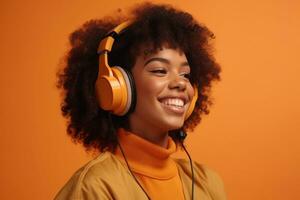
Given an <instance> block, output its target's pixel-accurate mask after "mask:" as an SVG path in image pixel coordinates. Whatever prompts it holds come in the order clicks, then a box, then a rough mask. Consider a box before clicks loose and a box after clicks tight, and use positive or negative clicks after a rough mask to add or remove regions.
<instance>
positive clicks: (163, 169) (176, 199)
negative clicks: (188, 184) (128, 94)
mask: <svg viewBox="0 0 300 200" xmlns="http://www.w3.org/2000/svg"><path fill="white" fill-rule="evenodd" d="M118 138H119V143H120V145H121V147H122V149H123V152H124V155H125V156H126V159H127V161H128V164H129V166H130V168H131V170H132V172H133V173H134V176H135V177H136V178H137V179H138V181H139V182H140V183H141V185H142V187H143V188H144V189H145V190H146V192H147V194H148V195H149V196H150V198H151V199H172V200H184V194H183V188H182V183H181V180H180V176H179V173H178V169H177V166H176V163H175V161H174V160H173V159H172V158H171V157H170V155H171V154H172V153H174V152H175V151H176V145H175V143H174V141H173V140H172V138H171V137H169V138H168V146H167V148H163V147H161V146H158V145H156V144H153V143H151V142H149V141H147V140H145V139H143V138H141V137H139V136H137V135H135V134H132V133H130V132H126V131H125V130H124V129H119V131H118ZM115 155H116V156H117V158H118V159H119V160H120V161H121V162H122V163H123V164H124V165H125V166H126V163H125V160H124V157H123V155H122V152H121V151H120V148H119V147H118V148H117V150H116V152H115ZM126 167H127V166H126Z"/></svg>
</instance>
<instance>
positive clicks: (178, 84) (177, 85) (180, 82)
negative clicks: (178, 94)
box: [169, 74, 186, 91]
mask: <svg viewBox="0 0 300 200" xmlns="http://www.w3.org/2000/svg"><path fill="white" fill-rule="evenodd" d="M169 88H170V89H178V90H180V91H182V90H185V89H186V81H185V80H184V78H183V77H182V76H181V75H179V74H176V75H173V76H172V77H171V80H170V83H169Z"/></svg>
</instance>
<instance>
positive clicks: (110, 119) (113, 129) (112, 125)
mask: <svg viewBox="0 0 300 200" xmlns="http://www.w3.org/2000/svg"><path fill="white" fill-rule="evenodd" d="M108 118H109V121H110V123H111V128H112V130H111V131H113V133H115V134H117V132H116V129H115V127H114V124H113V121H112V118H111V113H108ZM117 142H118V146H119V147H120V150H121V153H122V155H123V158H124V160H125V162H126V165H127V168H128V170H129V172H130V174H131V176H132V177H133V178H134V180H135V181H136V183H137V184H138V185H139V186H140V188H141V189H142V190H143V192H144V193H145V195H146V196H147V198H148V199H149V200H151V199H150V197H149V195H148V194H147V192H146V191H145V189H144V188H143V187H142V185H141V184H140V182H139V181H138V180H137V178H136V177H135V175H134V174H133V172H132V170H131V168H130V166H129V164H128V161H127V159H126V156H125V153H124V151H123V148H122V146H121V144H120V143H119V139H117Z"/></svg>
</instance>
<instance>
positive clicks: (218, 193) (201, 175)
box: [175, 159, 226, 200]
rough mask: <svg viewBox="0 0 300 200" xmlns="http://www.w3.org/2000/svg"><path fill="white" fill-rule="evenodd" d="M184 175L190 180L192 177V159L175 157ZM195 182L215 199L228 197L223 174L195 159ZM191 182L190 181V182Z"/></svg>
mask: <svg viewBox="0 0 300 200" xmlns="http://www.w3.org/2000/svg"><path fill="white" fill-rule="evenodd" d="M175 162H176V163H177V165H178V168H179V171H180V172H181V175H182V176H185V177H187V179H188V180H189V181H190V180H191V177H192V173H191V165H190V161H189V160H186V159H175ZM193 171H194V177H195V184H196V185H198V186H200V187H201V188H202V189H205V190H207V191H208V192H209V193H210V195H211V196H213V197H214V198H213V199H222V200H223V199H224V200H225V199H226V194H225V189H224V184H223V180H222V178H221V176H220V175H219V174H218V173H217V172H216V171H215V170H214V169H212V168H210V167H208V166H207V165H204V164H201V163H198V162H195V161H193ZM188 183H189V182H188Z"/></svg>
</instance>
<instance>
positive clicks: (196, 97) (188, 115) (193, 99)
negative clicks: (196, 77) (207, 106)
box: [184, 85, 198, 120]
mask: <svg viewBox="0 0 300 200" xmlns="http://www.w3.org/2000/svg"><path fill="white" fill-rule="evenodd" d="M197 99H198V87H197V86H196V85H195V86H194V96H193V98H192V101H191V103H190V105H189V108H188V110H187V111H186V114H185V117H184V120H187V119H188V118H189V117H190V116H191V114H192V113H193V111H194V108H195V105H196V102H197Z"/></svg>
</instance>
